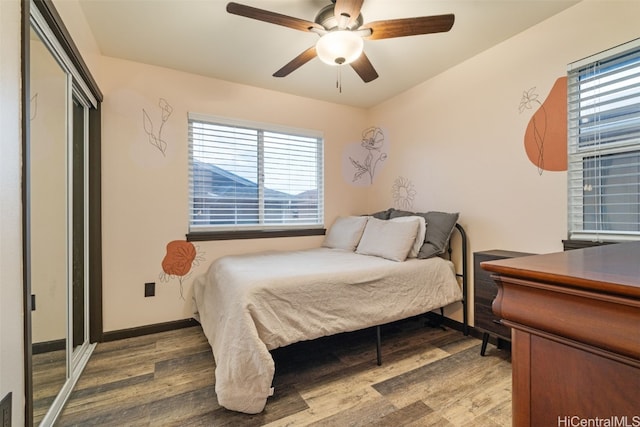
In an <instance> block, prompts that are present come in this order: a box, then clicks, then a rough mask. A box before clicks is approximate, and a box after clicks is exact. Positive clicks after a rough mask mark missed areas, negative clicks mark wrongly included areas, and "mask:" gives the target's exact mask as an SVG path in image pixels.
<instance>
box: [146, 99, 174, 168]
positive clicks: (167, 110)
mask: <svg viewBox="0 0 640 427" xmlns="http://www.w3.org/2000/svg"><path fill="white" fill-rule="evenodd" d="M158 106H159V107H160V110H161V112H162V116H161V123H160V128H159V129H158V136H156V135H155V133H154V130H153V121H152V120H151V118H150V117H149V114H147V111H146V110H145V109H144V108H143V109H142V125H143V127H144V131H145V132H146V134H147V136H148V137H149V143H150V144H151V145H153V146H154V147H156V148H157V149H158V150H160V152H161V153H162V155H163V156H165V155H166V154H165V151H166V150H167V143H166V141H165V140H164V139H162V128H163V127H164V124H165V123H166V122H167V120H169V116H171V113H173V107H172V106H171V105H169V103H168V102H167V100H166V99H164V98H160V101H159V102H158Z"/></svg>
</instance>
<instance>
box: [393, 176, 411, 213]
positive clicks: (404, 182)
mask: <svg viewBox="0 0 640 427" xmlns="http://www.w3.org/2000/svg"><path fill="white" fill-rule="evenodd" d="M415 196H416V190H415V187H414V185H413V183H412V182H411V181H409V180H408V179H407V178H404V177H402V176H399V177H397V178H396V180H395V181H394V183H393V186H392V187H391V197H392V198H393V204H394V205H395V207H397V208H400V209H405V210H409V209H411V208H412V207H413V199H414V198H415Z"/></svg>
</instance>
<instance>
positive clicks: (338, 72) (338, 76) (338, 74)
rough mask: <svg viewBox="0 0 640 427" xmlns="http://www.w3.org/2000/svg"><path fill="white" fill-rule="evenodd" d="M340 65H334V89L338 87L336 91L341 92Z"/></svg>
mask: <svg viewBox="0 0 640 427" xmlns="http://www.w3.org/2000/svg"><path fill="white" fill-rule="evenodd" d="M341 70H342V66H340V65H338V66H337V67H336V73H337V74H336V89H338V93H342V72H341Z"/></svg>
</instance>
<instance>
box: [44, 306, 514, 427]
mask: <svg viewBox="0 0 640 427" xmlns="http://www.w3.org/2000/svg"><path fill="white" fill-rule="evenodd" d="M382 352H383V360H382V366H377V365H376V357H375V331H374V330H365V331H359V332H354V333H350V334H341V335H338V336H333V337H326V338H321V339H318V340H314V341H310V342H303V343H298V344H294V345H291V346H288V347H284V348H281V349H277V350H274V351H273V356H274V360H275V362H276V375H275V378H274V386H275V390H276V391H275V395H274V396H273V397H271V398H270V399H269V400H268V402H267V406H266V408H265V410H264V411H263V412H262V413H260V414H257V415H247V414H241V413H237V412H233V411H228V410H226V409H224V408H222V407H220V406H218V404H217V401H216V396H215V392H214V361H213V356H212V352H211V348H210V347H209V344H208V343H207V341H206V338H205V337H204V334H203V333H202V330H201V329H200V327H193V328H188V329H181V330H177V331H171V332H165V333H160V334H155V335H148V336H143V337H138V338H131V339H126V340H121V341H114V342H108V343H100V344H98V346H97V348H96V350H95V351H94V354H93V356H92V358H91V360H90V361H89V363H88V365H87V367H86V369H85V371H84V373H83V374H82V376H81V378H80V380H79V382H78V384H77V386H76V389H75V390H74V392H73V393H72V395H71V398H70V400H69V401H68V403H67V405H66V407H65V409H64V410H63V412H62V414H61V416H60V418H59V420H58V422H57V424H56V425H57V426H74V425H78V426H87V425H99V426H216V427H218V426H234V427H235V426H264V425H268V426H272V427H275V426H308V425H310V426H340V427H342V426H473V425H477V426H483V427H487V426H509V425H511V363H510V361H509V353H508V352H506V351H502V350H497V349H496V348H495V347H492V346H490V348H489V349H488V350H487V353H486V354H487V355H486V356H485V357H481V356H480V341H479V340H477V339H475V338H472V337H465V336H463V335H462V333H460V332H457V331H453V330H448V329H447V330H442V329H440V328H432V327H429V326H424V321H422V320H419V319H411V320H409V321H404V322H401V323H397V324H393V325H388V326H386V327H384V328H383V338H382Z"/></svg>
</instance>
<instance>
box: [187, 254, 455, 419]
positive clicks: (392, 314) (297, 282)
mask: <svg viewBox="0 0 640 427" xmlns="http://www.w3.org/2000/svg"><path fill="white" fill-rule="evenodd" d="M461 299H462V292H461V290H460V287H459V285H458V282H457V280H456V278H455V274H454V271H453V265H452V263H451V262H449V261H446V260H443V259H441V258H437V257H436V258H431V259H427V260H417V259H410V260H407V261H405V262H395V261H389V260H386V259H383V258H379V257H374V256H367V255H359V254H356V253H353V252H346V251H342V250H339V249H328V248H317V249H309V250H302V251H294V252H263V253H258V254H249V255H238V256H226V257H222V258H220V259H218V260H216V261H214V262H213V263H212V264H211V266H210V267H209V270H208V272H207V273H206V274H205V275H202V276H200V277H199V278H197V279H196V280H195V281H194V303H195V316H194V317H195V318H196V319H198V320H199V321H200V323H201V324H202V328H203V330H204V333H205V335H206V336H207V339H208V340H209V343H210V344H211V347H212V348H213V355H214V358H215V362H216V370H215V377H216V386H215V389H216V394H217V397H218V403H219V404H220V405H222V406H224V407H225V408H227V409H231V410H235V411H240V412H246V413H258V412H261V411H262V410H263V409H264V406H265V404H266V401H267V398H268V397H269V396H270V395H272V394H273V389H272V388H271V384H272V380H273V375H274V371H275V369H274V362H273V358H272V357H271V354H270V353H269V350H272V349H274V348H277V347H281V346H285V345H288V344H292V343H295V342H298V341H303V340H309V339H314V338H318V337H321V336H326V335H332V334H336V333H339V332H346V331H354V330H358V329H362V328H366V327H370V326H375V325H380V324H384V323H388V322H392V321H395V320H399V319H404V318H407V317H410V316H414V315H417V314H420V313H425V312H428V311H430V310H433V309H435V308H438V307H442V306H445V305H447V304H450V303H452V302H454V301H460V300H461Z"/></svg>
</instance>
